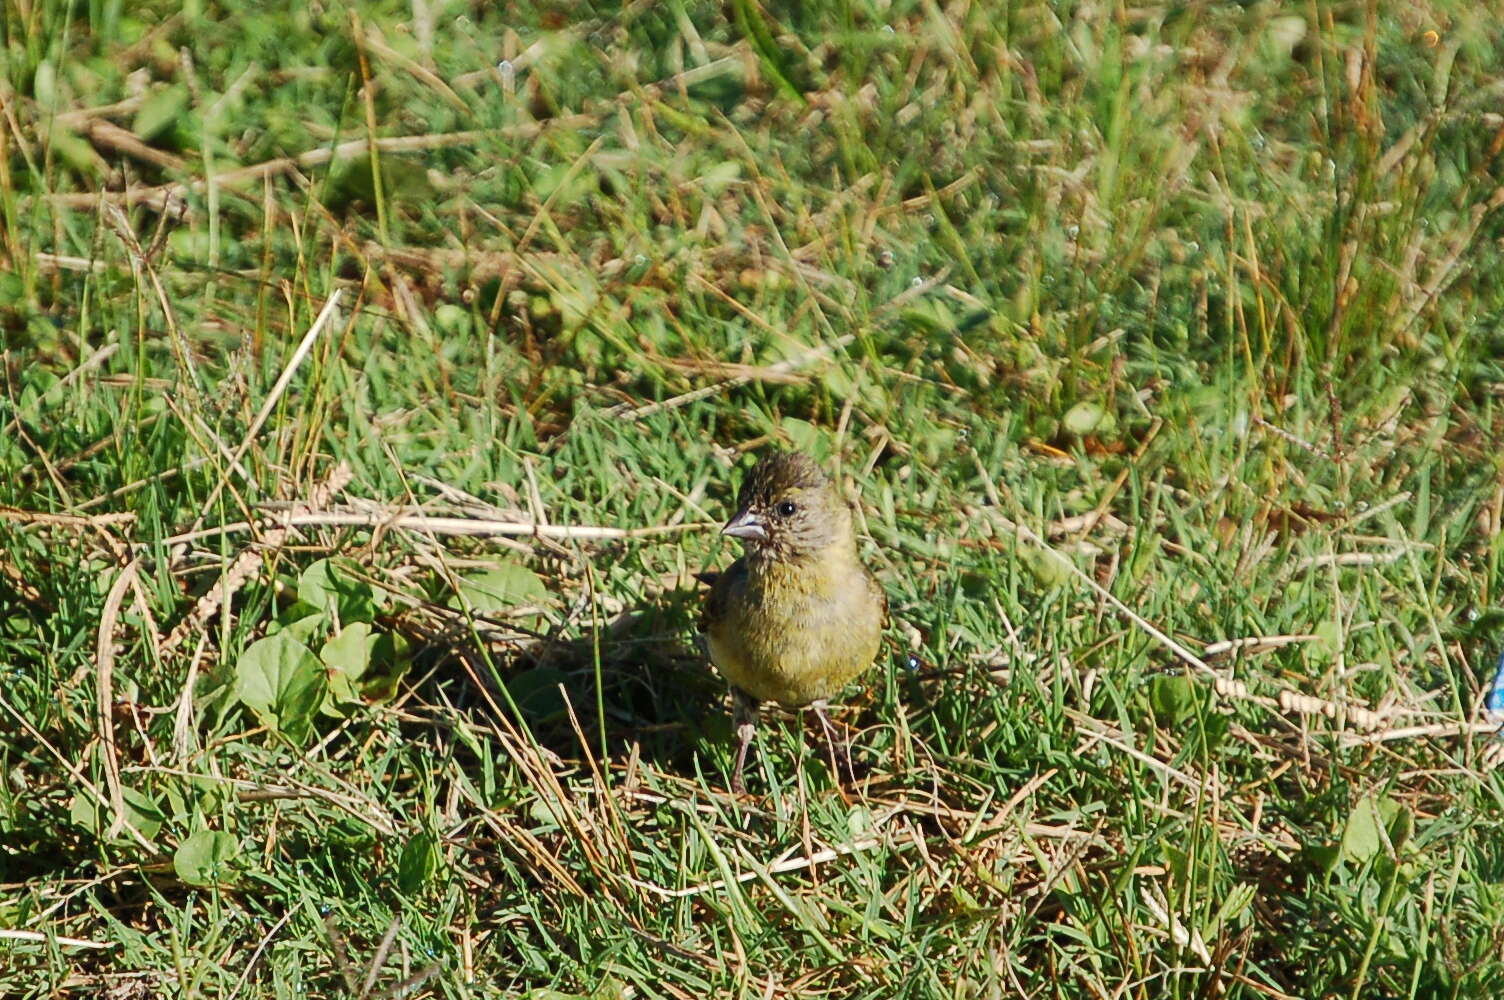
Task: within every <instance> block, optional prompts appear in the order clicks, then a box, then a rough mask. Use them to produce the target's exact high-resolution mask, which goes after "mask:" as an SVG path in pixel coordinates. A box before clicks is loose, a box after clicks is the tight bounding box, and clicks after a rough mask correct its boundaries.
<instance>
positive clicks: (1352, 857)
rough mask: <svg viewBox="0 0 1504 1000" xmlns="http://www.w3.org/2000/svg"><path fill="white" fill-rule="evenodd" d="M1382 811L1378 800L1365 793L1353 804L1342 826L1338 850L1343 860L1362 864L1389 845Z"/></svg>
mask: <svg viewBox="0 0 1504 1000" xmlns="http://www.w3.org/2000/svg"><path fill="white" fill-rule="evenodd" d="M1385 827H1386V824H1385V821H1384V813H1383V810H1382V808H1381V803H1380V801H1379V800H1378V799H1377V798H1376V797H1374V796H1372V795H1365V796H1363V797H1362V798H1361V799H1359V800H1358V801H1357V802H1356V803H1355V804H1354V805H1353V811H1352V812H1350V813H1348V815H1347V823H1346V824H1344V825H1343V827H1342V844H1341V847H1340V849H1339V851H1338V854H1339V857H1340V858H1341V860H1343V861H1352V862H1354V863H1356V864H1363V863H1364V862H1366V861H1369V860H1371V859H1372V858H1373V857H1375V856H1376V855H1378V854H1379V853H1381V852H1383V851H1384V850H1385V849H1386V848H1387V847H1388V845H1389V835H1388V832H1387V831H1386V829H1385Z"/></svg>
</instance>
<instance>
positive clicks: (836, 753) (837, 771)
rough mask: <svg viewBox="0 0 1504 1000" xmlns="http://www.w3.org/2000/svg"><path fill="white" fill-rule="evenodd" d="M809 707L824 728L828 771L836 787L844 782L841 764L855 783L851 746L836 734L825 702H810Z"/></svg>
mask: <svg viewBox="0 0 1504 1000" xmlns="http://www.w3.org/2000/svg"><path fill="white" fill-rule="evenodd" d="M809 707H810V708H812V709H814V711H815V718H817V719H819V720H820V728H821V729H823V730H825V746H826V747H827V748H828V749H829V751H830V773H831V776H832V777H834V778H835V779H836V785H837V787H839V786H841V785H844V784H845V783H846V781H845V778H843V777H842V776H841V771H842V767H841V765H842V764H844V765H845V772H846V775H847V776H849V777H850V778H851V783H852V784H853V785H854V784H856V771H855V770H853V769H852V766H851V747H850V746H848V745H847V742H846V740H845V739H844V738H841V737H837V736H836V727H835V725H834V723H832V722H831V721H830V716H829V715H828V714H827V713H826V711H825V709H826V707H827V706H826V703H825V702H824V701H817V702H813V703H811V704H810V706H809ZM843 797H844V793H843Z"/></svg>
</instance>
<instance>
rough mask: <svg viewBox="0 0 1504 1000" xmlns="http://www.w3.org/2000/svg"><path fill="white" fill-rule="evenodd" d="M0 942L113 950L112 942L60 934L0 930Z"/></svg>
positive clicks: (113, 944) (114, 943)
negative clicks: (28, 942) (25, 942)
mask: <svg viewBox="0 0 1504 1000" xmlns="http://www.w3.org/2000/svg"><path fill="white" fill-rule="evenodd" d="M0 941H32V942H35V943H37V944H59V945H62V946H63V947H64V948H113V947H115V945H116V942H113V941H85V940H84V939H83V938H74V937H63V936H62V935H61V934H43V933H41V932H40V931H13V930H10V929H8V928H0Z"/></svg>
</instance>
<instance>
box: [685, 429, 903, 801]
mask: <svg viewBox="0 0 1504 1000" xmlns="http://www.w3.org/2000/svg"><path fill="white" fill-rule="evenodd" d="M724 532H725V534H728V535H731V536H733V537H736V538H739V539H741V540H742V541H744V542H745V543H746V546H747V552H746V555H744V556H743V557H742V558H740V559H738V560H737V561H736V562H734V563H732V565H731V567H730V568H729V569H727V570H726V571H725V572H724V573H722V574H721V575H720V576H719V577H718V578H717V579H716V581H715V583H714V585H713V586H712V587H711V591H710V596H709V598H708V600H707V601H706V603H705V613H704V617H703V620H702V623H701V624H702V626H703V629H704V632H705V636H706V640H707V645H708V647H709V652H710V659H711V662H712V663H714V664H715V666H716V669H718V670H719V671H720V672H721V674H722V675H723V676H725V678H726V679H727V680H728V681H730V682H731V686H732V689H733V692H734V693H736V694H737V709H738V712H737V715H738V719H737V721H738V725H737V730H738V732H737V735H738V738H739V740H740V741H741V742H740V746H739V747H738V754H737V767H736V774H735V776H734V779H733V785H734V786H735V787H737V788H738V789H739V788H740V786H741V769H742V764H743V762H744V760H745V756H746V748H747V744H748V743H750V741H751V739H752V735H753V732H754V730H755V725H756V703H757V702H758V701H776V702H778V703H779V704H780V705H783V706H785V707H787V708H802V707H804V706H806V705H808V706H813V707H814V709H815V711H816V713H817V715H818V716H819V717H820V722H821V724H822V725H824V726H826V727H827V729H828V728H829V720H828V719H827V718H826V716H825V713H824V703H825V700H826V699H827V698H829V697H831V696H832V695H835V694H837V693H839V692H840V690H841V689H842V688H843V687H845V685H846V684H847V683H848V682H849V681H851V680H852V679H853V678H855V677H856V676H857V675H858V674H860V673H861V672H862V671H864V670H866V669H867V667H868V666H870V665H871V663H872V660H873V658H874V657H876V656H877V651H878V645H879V641H880V640H881V637H882V630H883V625H884V620H885V618H886V612H887V599H886V597H885V596H884V595H883V592H882V589H881V588H880V587H879V586H878V584H877V581H876V580H875V579H873V577H872V574H871V573H869V572H868V571H867V567H866V566H864V565H862V561H861V559H860V558H859V557H858V555H857V548H856V534H855V532H854V530H853V528H852V523H851V508H850V506H849V505H848V504H847V503H846V501H845V499H843V498H842V496H841V494H840V491H839V490H837V489H836V486H835V484H834V483H832V482H831V481H830V480H829V479H828V478H827V477H826V475H825V473H824V472H822V471H821V470H820V467H819V466H818V465H816V464H815V462H814V461H813V460H811V459H809V458H808V457H806V456H804V455H800V454H796V453H790V452H779V453H775V454H772V455H769V456H768V457H766V458H764V459H763V460H762V461H760V462H758V463H757V465H756V466H754V467H753V469H752V471H751V472H750V473H749V474H748V475H747V478H746V481H745V482H744V483H743V484H742V490H741V494H740V496H739V497H738V500H737V513H736V515H735V516H734V517H732V519H731V520H730V521H729V522H728V523H727V524H726V527H725V529H724Z"/></svg>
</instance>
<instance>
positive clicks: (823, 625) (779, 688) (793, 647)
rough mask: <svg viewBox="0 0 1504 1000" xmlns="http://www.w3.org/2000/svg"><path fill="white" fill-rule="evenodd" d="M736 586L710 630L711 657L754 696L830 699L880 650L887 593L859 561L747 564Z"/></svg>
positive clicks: (794, 701) (787, 700)
mask: <svg viewBox="0 0 1504 1000" xmlns="http://www.w3.org/2000/svg"><path fill="white" fill-rule="evenodd" d="M736 590H737V591H738V592H735V593H732V594H730V595H728V597H729V598H730V599H729V600H727V601H726V602H725V609H726V610H725V613H724V614H723V615H722V616H720V618H719V620H717V621H715V622H713V623H711V626H710V628H709V630H708V639H709V645H710V655H711V660H712V661H713V662H714V663H715V665H716V667H717V668H718V669H719V670H720V671H721V673H723V674H724V675H725V676H726V678H727V680H729V681H731V683H732V684H735V685H736V686H737V687H740V688H742V689H743V690H745V691H746V692H747V693H748V694H750V695H752V696H753V697H755V698H759V699H762V700H766V701H776V702H779V703H781V704H784V705H788V706H800V705H807V704H809V703H810V702H812V701H818V700H820V699H823V698H828V697H830V696H831V695H834V694H836V693H837V692H838V691H840V689H841V688H842V687H843V686H844V685H845V684H846V683H847V682H848V681H850V680H851V679H852V678H853V677H855V676H856V675H857V674H859V673H861V672H862V671H863V670H864V669H866V667H867V666H868V665H869V664H871V662H872V660H873V658H874V657H875V656H876V655H877V650H878V645H879V641H880V638H881V633H882V598H881V595H880V593H879V591H878V589H877V586H876V584H875V582H874V581H873V580H872V578H871V576H870V575H869V574H868V573H867V570H866V568H865V567H863V566H862V565H861V563H860V562H858V561H856V560H855V558H852V559H849V560H847V559H827V560H823V561H816V562H814V563H774V564H768V565H764V566H758V567H755V568H749V572H747V573H746V574H745V575H744V576H742V577H741V578H740V579H739V580H737V581H736Z"/></svg>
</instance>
